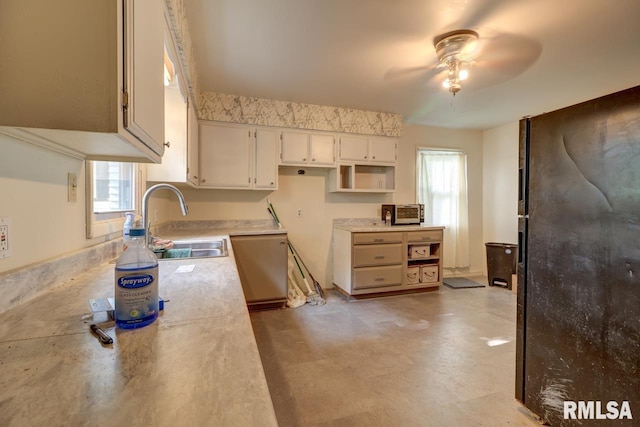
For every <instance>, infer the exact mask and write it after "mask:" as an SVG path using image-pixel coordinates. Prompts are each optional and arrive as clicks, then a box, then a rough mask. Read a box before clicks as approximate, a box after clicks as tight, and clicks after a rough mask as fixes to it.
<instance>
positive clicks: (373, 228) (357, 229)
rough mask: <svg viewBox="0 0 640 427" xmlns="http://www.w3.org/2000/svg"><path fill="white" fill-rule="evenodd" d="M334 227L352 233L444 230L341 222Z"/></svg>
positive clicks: (434, 227) (418, 226) (441, 227)
mask: <svg viewBox="0 0 640 427" xmlns="http://www.w3.org/2000/svg"><path fill="white" fill-rule="evenodd" d="M335 228H336V229H338V230H345V231H350V232H352V233H384V232H388V231H430V230H444V227H443V226H428V225H384V224H382V225H360V224H358V225H352V224H341V225H336V226H335Z"/></svg>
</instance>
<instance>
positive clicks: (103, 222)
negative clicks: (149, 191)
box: [85, 160, 146, 240]
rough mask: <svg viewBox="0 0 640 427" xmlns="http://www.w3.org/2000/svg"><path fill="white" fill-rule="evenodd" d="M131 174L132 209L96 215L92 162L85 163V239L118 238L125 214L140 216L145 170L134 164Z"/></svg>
mask: <svg viewBox="0 0 640 427" xmlns="http://www.w3.org/2000/svg"><path fill="white" fill-rule="evenodd" d="M108 161H111V160H108ZM133 173H134V183H133V192H134V194H133V200H134V209H133V210H124V211H117V212H107V213H98V214H96V213H94V212H93V187H94V183H93V179H94V177H93V161H91V160H86V161H85V193H86V194H85V196H86V197H85V223H86V238H87V239H95V238H97V237H106V239H107V240H110V239H112V238H116V237H119V236H120V235H122V228H123V225H124V220H125V216H124V214H125V212H134V213H135V214H136V217H138V216H140V215H142V195H143V194H144V191H145V186H146V170H145V168H143V167H142V166H141V165H140V164H138V163H134V168H133Z"/></svg>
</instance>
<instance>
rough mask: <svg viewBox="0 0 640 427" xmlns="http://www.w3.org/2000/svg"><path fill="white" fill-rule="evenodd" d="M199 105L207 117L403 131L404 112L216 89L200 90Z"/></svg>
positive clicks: (385, 132)
mask: <svg viewBox="0 0 640 427" xmlns="http://www.w3.org/2000/svg"><path fill="white" fill-rule="evenodd" d="M198 105H199V109H198V113H199V114H198V115H199V117H200V119H203V120H215V121H221V122H231V123H244V124H252V125H260V126H278V127H287V128H298V129H312V130H321V131H330V132H345V133H359V134H366V135H381V136H392V137H399V136H401V134H402V116H401V115H399V114H393V113H381V112H375V111H364V110H355V109H351V108H340V107H328V106H323V105H314V104H302V103H296V102H286V101H276V100H272V99H261V98H250V97H246V96H238V95H225V94H221V93H214V92H203V93H200V97H199V100H198Z"/></svg>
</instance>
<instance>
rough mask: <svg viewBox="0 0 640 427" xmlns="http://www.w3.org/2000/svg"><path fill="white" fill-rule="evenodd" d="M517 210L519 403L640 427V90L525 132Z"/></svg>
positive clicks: (548, 417) (559, 422) (561, 421)
mask: <svg viewBox="0 0 640 427" xmlns="http://www.w3.org/2000/svg"><path fill="white" fill-rule="evenodd" d="M518 211H519V212H518V213H519V215H520V219H519V242H518V243H519V254H518V255H519V256H518V267H519V269H518V311H517V354H516V398H517V399H518V400H520V401H521V402H522V403H523V404H524V405H525V406H526V407H527V408H528V409H530V410H531V411H532V412H533V413H535V414H537V415H538V416H539V417H541V418H542V419H543V420H545V421H547V422H549V423H550V424H551V425H553V426H573V425H581V426H588V425H594V426H595V425H615V426H626V425H628V426H634V425H635V426H638V425H640V86H639V87H635V88H632V89H628V90H625V91H622V92H618V93H615V94H612V95H608V96H605V97H602V98H598V99H595V100H592V101H588V102H585V103H582V104H578V105H574V106H572V107H568V108H564V109H561V110H557V111H554V112H551V113H546V114H543V115H540V116H536V117H532V118H527V119H523V120H522V121H521V122H520V200H519V206H518ZM629 415H631V418H629Z"/></svg>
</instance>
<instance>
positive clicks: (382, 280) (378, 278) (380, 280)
mask: <svg viewBox="0 0 640 427" xmlns="http://www.w3.org/2000/svg"><path fill="white" fill-rule="evenodd" d="M373 280H374V281H376V282H384V277H383V276H378V277H376V278H375V279H373Z"/></svg>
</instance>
